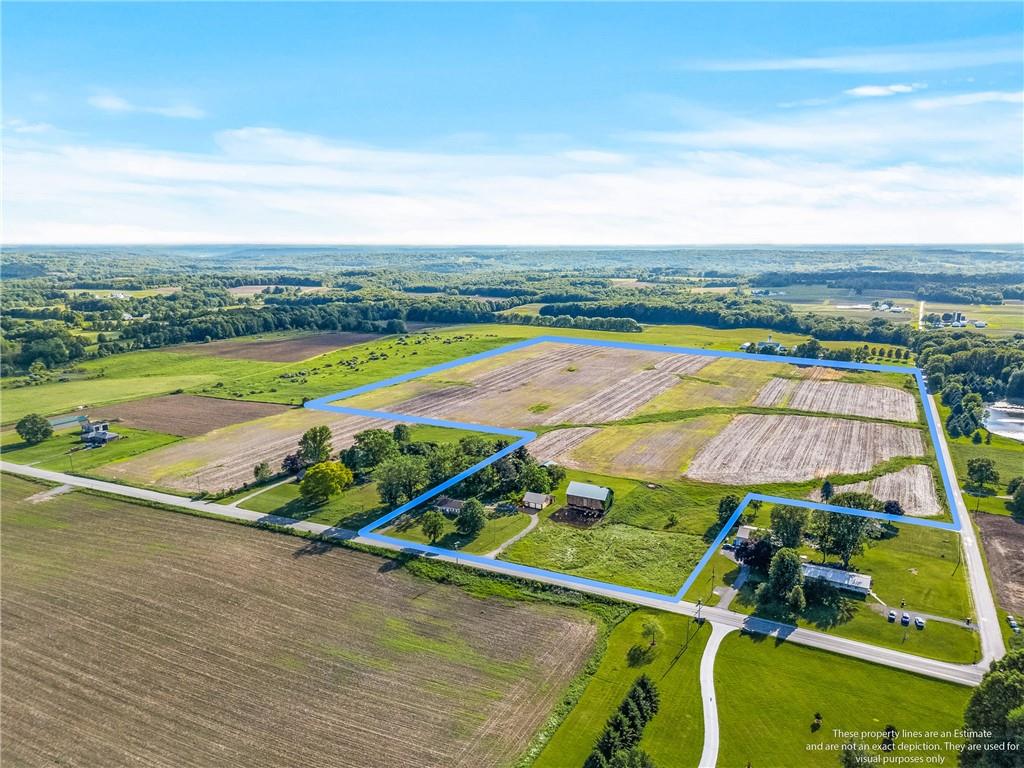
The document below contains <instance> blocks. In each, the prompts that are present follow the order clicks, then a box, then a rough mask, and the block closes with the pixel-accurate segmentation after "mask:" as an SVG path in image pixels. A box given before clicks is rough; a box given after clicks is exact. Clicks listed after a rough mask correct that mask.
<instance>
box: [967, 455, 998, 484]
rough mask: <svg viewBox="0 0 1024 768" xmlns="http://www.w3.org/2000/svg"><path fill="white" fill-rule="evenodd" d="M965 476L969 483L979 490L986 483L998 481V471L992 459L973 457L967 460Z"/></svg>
mask: <svg viewBox="0 0 1024 768" xmlns="http://www.w3.org/2000/svg"><path fill="white" fill-rule="evenodd" d="M967 477H968V478H969V479H970V481H971V485H973V486H974V487H975V488H978V489H979V490H980V489H982V488H984V487H985V486H986V485H987V484H988V483H998V482H999V473H998V472H997V471H996V465H995V462H994V461H992V459H984V458H980V457H979V458H974V459H968V460H967Z"/></svg>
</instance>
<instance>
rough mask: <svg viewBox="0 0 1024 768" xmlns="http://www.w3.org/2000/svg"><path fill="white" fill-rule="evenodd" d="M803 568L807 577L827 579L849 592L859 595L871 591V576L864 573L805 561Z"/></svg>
mask: <svg viewBox="0 0 1024 768" xmlns="http://www.w3.org/2000/svg"><path fill="white" fill-rule="evenodd" d="M801 569H802V570H803V573H804V578H805V579H815V580H817V581H825V582H828V583H829V584H831V585H832V586H833V587H836V588H838V589H843V590H846V591H847V592H856V593H857V594H858V595H866V594H868V593H869V592H871V577H870V576H868V575H866V574H863V573H852V572H851V571H842V570H840V569H838V568H829V567H828V566H826V565H815V564H813V563H803V564H802V565H801Z"/></svg>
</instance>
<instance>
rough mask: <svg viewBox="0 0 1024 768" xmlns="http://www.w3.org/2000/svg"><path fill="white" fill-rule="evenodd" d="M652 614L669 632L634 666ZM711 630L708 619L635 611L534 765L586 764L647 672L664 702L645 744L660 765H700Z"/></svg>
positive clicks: (571, 766)
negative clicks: (703, 679)
mask: <svg viewBox="0 0 1024 768" xmlns="http://www.w3.org/2000/svg"><path fill="white" fill-rule="evenodd" d="M652 620H653V621H656V622H658V623H659V624H660V625H661V628H662V630H663V631H664V638H663V639H662V640H661V641H660V642H659V643H658V645H657V647H656V648H655V652H654V654H653V657H652V658H650V659H649V660H647V661H646V663H642V664H640V665H638V666H632V665H631V664H630V661H629V649H630V648H632V647H633V646H634V645H646V644H647V641H646V640H644V639H643V637H642V635H641V630H642V627H643V624H644V622H646V621H652ZM709 634H710V630H709V628H708V627H707V626H706V625H705V626H704V627H700V628H698V627H697V625H696V624H694V623H692V622H691V620H690V618H689V617H687V616H678V615H676V614H671V613H659V612H656V611H650V610H646V609H645V610H638V611H634V612H633V613H631V614H630V615H629V616H628V617H627V618H626V619H624V620H623V621H622V622H621V623H620V624H619V625H618V626H617V627H615V629H614V630H612V632H611V634H610V635H609V636H608V647H607V650H606V651H605V653H604V656H603V657H602V659H601V664H600V666H599V667H598V670H597V673H596V674H595V675H594V677H593V678H592V679H591V681H590V683H589V684H588V685H587V688H586V690H585V691H584V692H583V696H582V697H581V698H580V700H579V702H578V703H577V704H576V706H575V707H574V708H573V710H572V712H570V713H569V715H568V717H566V718H565V720H564V721H563V722H562V724H561V726H560V727H559V728H558V730H557V731H555V733H554V735H553V736H552V737H551V741H549V742H548V744H547V746H546V747H545V748H544V750H543V751H542V752H541V753H540V756H539V757H538V758H537V761H536V762H535V763H533V766H532V768H578V766H581V765H583V762H584V761H585V760H586V759H587V756H588V755H589V754H590V752H591V750H592V749H593V746H594V742H595V741H596V740H597V737H598V736H599V735H600V734H601V731H602V730H603V729H604V724H605V721H606V720H607V719H608V718H609V717H610V716H611V715H612V714H613V713H614V712H615V711H616V709H617V708H618V706H619V705H620V704H621V703H622V700H623V698H625V696H626V693H627V692H628V691H629V688H630V686H631V685H632V684H633V682H634V681H635V680H636V678H637V677H639V676H640V675H641V674H647V676H648V677H650V678H651V679H652V680H653V681H654V684H655V685H656V686H657V688H658V691H659V693H660V694H661V708H660V709H659V710H658V714H657V715H655V716H654V718H653V719H652V720H651V721H650V722H649V723H648V724H647V727H646V728H645V729H644V735H643V739H642V740H641V742H640V748H641V749H643V750H644V751H646V752H647V753H648V754H649V755H650V756H651V759H652V760H654V762H655V764H656V765H659V766H665V767H666V768H668V767H669V766H685V765H696V764H697V761H698V759H699V758H700V753H701V748H702V746H703V743H704V721H703V710H702V708H701V700H700V684H699V680H698V674H699V669H700V657H701V654H702V653H703V652H704V646H705V645H706V643H707V638H708V635H709ZM687 638H689V640H687Z"/></svg>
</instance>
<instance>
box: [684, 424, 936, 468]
mask: <svg viewBox="0 0 1024 768" xmlns="http://www.w3.org/2000/svg"><path fill="white" fill-rule="evenodd" d="M923 455H924V445H923V442H922V440H921V433H920V431H919V430H917V429H912V428H910V427H899V426H896V425H893V424H873V423H870V422H864V421H852V420H849V419H831V418H821V417H816V416H791V415H780V416H763V415H756V414H741V415H739V416H736V417H735V418H734V419H733V420H732V421H731V422H730V423H729V426H727V427H726V428H725V429H724V430H722V431H721V432H719V433H718V434H717V435H716V436H715V437H714V438H713V439H712V440H711V441H710V442H708V443H707V444H705V446H704V447H703V448H702V449H701V450H700V452H699V453H698V454H697V456H696V457H695V458H694V459H693V461H692V462H690V468H689V469H688V470H687V472H686V474H687V476H688V477H691V478H693V479H694V480H702V481H704V482H710V483H728V484H733V485H749V484H751V483H769V482H777V483H782V482H796V481H800V480H811V479H814V478H817V477H826V476H828V475H842V474H857V473H859V472H866V471H867V470H869V469H871V468H872V467H873V466H875V465H876V464H879V463H881V462H883V461H886V460H888V459H891V458H894V457H896V456H923Z"/></svg>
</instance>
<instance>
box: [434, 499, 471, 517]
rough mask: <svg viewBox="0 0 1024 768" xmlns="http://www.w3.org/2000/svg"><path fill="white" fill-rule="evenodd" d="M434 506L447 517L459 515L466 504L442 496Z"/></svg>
mask: <svg viewBox="0 0 1024 768" xmlns="http://www.w3.org/2000/svg"><path fill="white" fill-rule="evenodd" d="M434 506H435V507H437V509H438V510H439V511H441V512H443V513H444V514H446V515H457V514H459V512H461V511H462V508H463V507H464V506H466V502H464V501H461V500H460V499H452V498H449V497H448V496H441V497H440V498H439V499H438V500H437V501H435V502H434Z"/></svg>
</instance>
